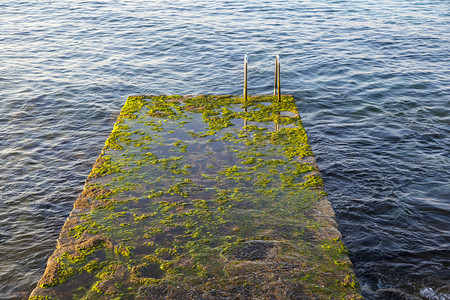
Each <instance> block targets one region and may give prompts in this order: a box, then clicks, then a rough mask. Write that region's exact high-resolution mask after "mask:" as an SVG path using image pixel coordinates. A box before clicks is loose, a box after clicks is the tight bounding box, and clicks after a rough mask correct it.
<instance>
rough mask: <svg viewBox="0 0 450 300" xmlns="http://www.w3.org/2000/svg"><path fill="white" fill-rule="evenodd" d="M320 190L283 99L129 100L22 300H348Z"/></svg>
mask: <svg viewBox="0 0 450 300" xmlns="http://www.w3.org/2000/svg"><path fill="white" fill-rule="evenodd" d="M272 101H273V102H272ZM322 185H323V184H322V179H321V177H320V173H319V170H318V168H317V165H316V163H315V161H314V158H313V155H312V152H311V149H310V146H309V145H308V141H307V136H306V133H305V130H304V129H303V127H302V125H301V120H300V117H299V115H298V112H297V108H296V106H295V103H294V101H293V99H292V97H287V96H283V98H282V102H281V103H279V102H276V98H275V97H273V96H258V97H250V98H249V101H248V102H247V103H246V104H243V103H242V98H239V97H235V96H197V97H181V96H158V97H156V96H137V97H129V98H128V100H127V102H126V104H125V106H124V107H123V109H122V112H121V114H120V116H119V118H118V121H117V123H116V124H115V126H114V129H113V131H112V133H111V135H110V137H109V138H108V140H107V141H106V144H105V147H104V149H103V151H102V154H101V155H100V157H99V158H98V159H97V161H96V163H95V165H94V168H93V170H92V172H91V174H90V175H89V177H88V179H87V180H86V185H85V189H84V191H83V192H82V194H81V195H80V196H79V198H78V199H77V201H76V202H75V204H74V209H73V211H72V213H71V214H70V216H69V218H68V219H67V222H66V224H65V225H64V227H63V229H62V231H61V234H60V237H59V239H58V246H57V249H56V250H55V252H54V254H53V255H52V256H51V257H50V258H49V260H48V265H47V269H46V271H45V274H44V276H43V277H42V279H41V280H40V281H39V283H38V285H37V287H36V289H35V290H34V291H33V292H32V295H31V298H33V299H41V298H42V299H71V298H76V299H112V298H120V299H173V298H179V299H221V298H224V299H252V298H254V299H289V298H292V299H344V298H345V299H359V298H360V292H359V288H358V285H357V282H356V279H355V276H354V273H353V270H352V266H351V263H350V261H349V259H348V256H347V253H346V250H345V247H344V246H343V245H342V243H341V241H340V237H341V236H340V233H339V231H338V230H337V225H336V222H335V219H334V212H333V210H332V208H331V205H330V203H329V202H328V201H327V199H326V194H325V192H324V191H323V188H322Z"/></svg>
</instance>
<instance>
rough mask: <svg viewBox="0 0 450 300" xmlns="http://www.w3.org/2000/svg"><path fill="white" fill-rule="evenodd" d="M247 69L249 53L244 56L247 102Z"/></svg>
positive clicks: (245, 98) (245, 95)
mask: <svg viewBox="0 0 450 300" xmlns="http://www.w3.org/2000/svg"><path fill="white" fill-rule="evenodd" d="M247 69H248V55H247V54H245V56H244V100H245V102H247Z"/></svg>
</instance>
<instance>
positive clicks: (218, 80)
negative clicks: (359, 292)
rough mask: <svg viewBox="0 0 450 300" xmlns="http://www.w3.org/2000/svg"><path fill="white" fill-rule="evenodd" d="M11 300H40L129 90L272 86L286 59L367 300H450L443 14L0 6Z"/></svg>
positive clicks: (384, 9) (342, 6)
mask: <svg viewBox="0 0 450 300" xmlns="http://www.w3.org/2000/svg"><path fill="white" fill-rule="evenodd" d="M0 10H1V11H2V21H3V22H1V23H0V50H1V51H0V102H1V105H0V126H1V128H2V130H1V131H0V159H1V162H2V164H1V167H0V180H1V183H2V184H1V186H0V195H1V198H0V255H1V257H2V264H1V265H0V283H1V284H0V298H2V299H17V298H26V296H27V295H28V293H29V292H30V291H31V289H32V288H33V286H34V285H35V284H36V282H37V280H38V279H39V277H40V276H42V274H43V271H44V268H45V263H46V260H47V258H48V256H49V255H50V254H51V252H52V251H53V249H54V247H55V241H56V238H57V236H58V233H59V230H60V228H61V226H62V225H63V223H64V221H65V218H66V217H67V215H68V214H69V212H70V211H71V209H72V205H73V202H74V201H75V199H76V197H77V195H78V194H79V192H80V191H81V189H82V186H83V183H84V180H85V178H86V176H87V174H88V172H89V170H90V168H91V166H92V164H93V162H94V160H95V158H96V157H97V155H98V154H99V152H100V150H101V148H102V144H103V142H104V140H105V139H106V137H107V135H108V133H109V132H110V130H111V128H112V125H113V123H114V121H115V119H116V118H117V114H118V111H119V109H120V107H121V106H122V105H123V102H124V100H125V98H126V96H128V95H131V94H204V93H213V94H239V93H241V92H242V59H243V54H244V53H248V54H249V58H250V69H249V92H250V93H252V94H257V93H270V92H271V91H272V89H273V82H272V80H273V56H274V54H276V53H279V54H280V55H281V62H282V77H283V78H282V83H283V90H284V92H285V93H291V94H294V95H295V97H296V99H298V102H297V104H298V106H299V109H300V111H301V115H302V116H303V119H304V123H305V125H306V128H307V131H308V134H309V137H310V139H311V141H310V142H311V144H312V146H313V150H314V152H315V154H316V157H317V160H318V163H319V166H320V168H321V170H322V173H323V176H324V179H325V183H326V188H327V191H328V193H329V195H330V197H329V198H330V200H331V201H332V203H333V205H334V207H335V210H336V212H337V217H338V221H339V224H340V228H341V231H342V232H343V235H344V239H345V243H346V245H347V247H348V248H349V252H350V256H351V259H352V261H353V262H354V266H355V270H356V273H357V275H358V278H359V281H360V282H361V284H362V287H363V291H364V295H365V296H366V297H367V298H368V299H410V298H414V297H418V298H422V299H449V298H450V296H449V295H450V286H449V282H450V277H449V274H450V262H449V257H450V253H449V252H448V249H449V245H450V231H449V229H448V228H449V226H448V225H449V224H450V217H449V216H450V207H449V203H450V198H449V195H450V171H449V169H448V166H449V165H450V159H449V158H450V140H449V136H450V118H449V109H448V108H449V107H450V89H449V88H448V87H449V83H450V81H449V78H450V72H449V71H448V70H449V69H450V59H449V57H450V55H449V54H450V53H449V52H450V50H449V47H448V40H449V38H450V35H449V32H450V31H449V30H448V27H449V21H448V20H449V18H448V17H449V14H448V3H446V2H445V1H429V0H414V1H405V0H398V1H387V0H382V1H375V0H367V1H356V0H326V1H322V2H317V1H310V0H305V1H300V2H299V1H294V0H287V1H284V0H283V1H281V0H274V1H266V0H263V1H259V0H258V1H256V0H251V1H240V0H236V1H235V0H218V1H205V0H199V1H195V2H194V1H182V2H180V1H174V0H165V1H158V2H152V1H144V0H130V1H117V0H102V1H91V0H84V1H71V2H67V1H60V0H56V1H37V2H36V1H28V0H24V1H9V2H2V3H0Z"/></svg>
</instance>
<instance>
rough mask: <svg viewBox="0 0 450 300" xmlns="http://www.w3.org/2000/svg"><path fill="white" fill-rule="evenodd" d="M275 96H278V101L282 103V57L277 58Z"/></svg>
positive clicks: (277, 56)
mask: <svg viewBox="0 0 450 300" xmlns="http://www.w3.org/2000/svg"><path fill="white" fill-rule="evenodd" d="M273 94H274V95H277V94H278V101H279V102H281V67H280V55H278V54H277V55H276V56H275V84H274V87H273Z"/></svg>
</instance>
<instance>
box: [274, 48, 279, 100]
mask: <svg viewBox="0 0 450 300" xmlns="http://www.w3.org/2000/svg"><path fill="white" fill-rule="evenodd" d="M277 82H278V55H277V56H275V84H274V85H273V94H274V95H276V94H277Z"/></svg>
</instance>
